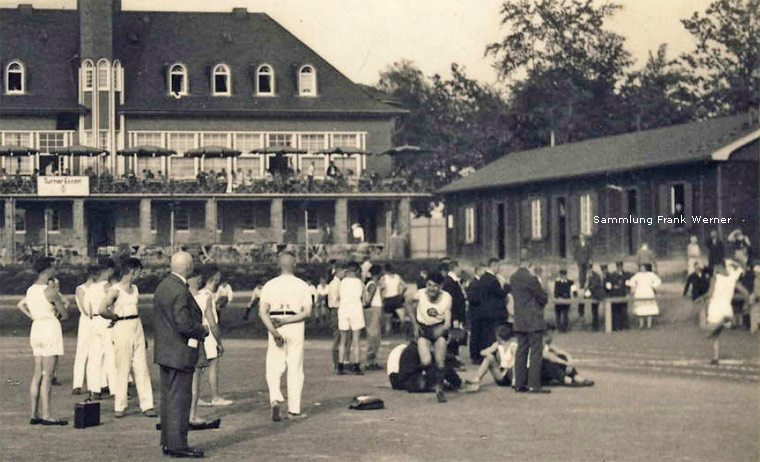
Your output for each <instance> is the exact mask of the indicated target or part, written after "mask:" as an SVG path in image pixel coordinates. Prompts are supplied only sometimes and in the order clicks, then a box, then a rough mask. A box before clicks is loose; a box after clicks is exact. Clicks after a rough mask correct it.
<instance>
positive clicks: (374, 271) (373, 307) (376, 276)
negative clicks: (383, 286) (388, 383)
mask: <svg viewBox="0 0 760 462" xmlns="http://www.w3.org/2000/svg"><path fill="white" fill-rule="evenodd" d="M367 261H369V260H367ZM369 274H370V279H369V281H367V282H366V284H367V286H366V288H365V293H364V323H365V324H366V326H365V327H366V329H367V364H366V366H365V368H366V369H367V370H368V371H378V370H382V366H380V364H379V363H378V362H377V353H378V352H379V351H380V331H381V326H380V324H381V321H382V316H383V298H382V297H381V296H380V285H379V284H380V276H381V275H382V274H383V269H382V268H381V267H380V265H371V266H370V268H369Z"/></svg>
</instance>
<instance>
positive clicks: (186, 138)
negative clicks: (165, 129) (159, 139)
mask: <svg viewBox="0 0 760 462" xmlns="http://www.w3.org/2000/svg"><path fill="white" fill-rule="evenodd" d="M193 148H195V134H193V133H170V134H169V149H173V150H175V151H177V154H180V155H181V154H184V153H185V152H186V151H188V150H190V149H193Z"/></svg>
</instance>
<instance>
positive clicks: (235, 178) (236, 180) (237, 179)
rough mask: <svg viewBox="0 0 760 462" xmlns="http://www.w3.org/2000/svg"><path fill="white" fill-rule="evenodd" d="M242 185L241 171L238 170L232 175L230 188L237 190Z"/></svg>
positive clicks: (240, 169)
mask: <svg viewBox="0 0 760 462" xmlns="http://www.w3.org/2000/svg"><path fill="white" fill-rule="evenodd" d="M242 184H243V169H242V168H239V169H237V171H236V172H235V173H233V174H232V186H233V187H234V188H235V189H237V188H239V187H240V186H241V185H242Z"/></svg>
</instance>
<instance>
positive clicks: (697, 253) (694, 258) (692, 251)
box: [686, 236, 702, 276]
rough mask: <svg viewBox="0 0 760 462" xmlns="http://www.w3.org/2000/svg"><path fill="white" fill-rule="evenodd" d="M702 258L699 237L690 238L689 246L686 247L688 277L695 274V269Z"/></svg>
mask: <svg viewBox="0 0 760 462" xmlns="http://www.w3.org/2000/svg"><path fill="white" fill-rule="evenodd" d="M701 257H702V250H701V249H700V248H699V239H697V236H691V237H690V238H689V244H688V245H687V246H686V275H687V276H688V275H690V274H692V273H693V272H694V267H695V266H696V265H697V264H698V263H699V260H700V258H701Z"/></svg>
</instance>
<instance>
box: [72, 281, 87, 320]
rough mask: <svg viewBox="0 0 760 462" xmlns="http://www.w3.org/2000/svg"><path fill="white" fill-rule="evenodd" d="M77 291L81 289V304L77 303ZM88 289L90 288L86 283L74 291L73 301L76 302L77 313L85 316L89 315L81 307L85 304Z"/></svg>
mask: <svg viewBox="0 0 760 462" xmlns="http://www.w3.org/2000/svg"><path fill="white" fill-rule="evenodd" d="M79 289H82V303H80V302H79V297H77V292H79ZM89 289H90V287H89V286H88V285H87V283H84V284H79V285H78V286H77V288H76V290H74V301H75V302H77V308H78V309H79V312H80V313H82V314H84V315H85V316H87V315H88V314H89V313H87V312H86V311H85V310H84V307H83V306H82V305H83V304H84V303H86V302H87V291H88V290H89Z"/></svg>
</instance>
